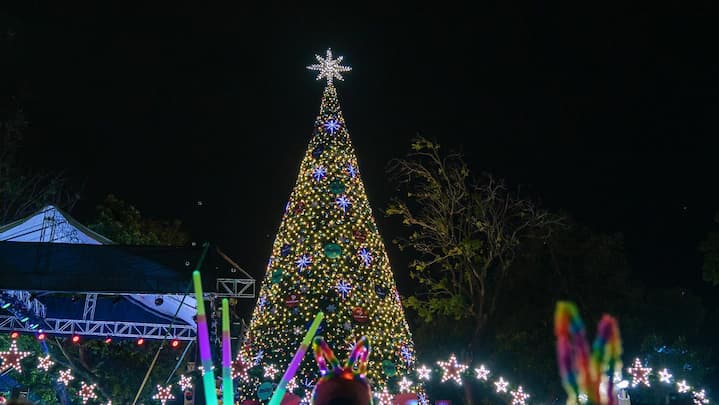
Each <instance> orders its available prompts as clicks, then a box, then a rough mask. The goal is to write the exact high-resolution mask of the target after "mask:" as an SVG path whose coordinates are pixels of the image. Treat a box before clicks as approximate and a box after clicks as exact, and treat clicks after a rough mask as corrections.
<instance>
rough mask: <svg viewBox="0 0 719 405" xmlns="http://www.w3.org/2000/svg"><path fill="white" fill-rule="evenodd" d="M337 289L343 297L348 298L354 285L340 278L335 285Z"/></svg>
mask: <svg viewBox="0 0 719 405" xmlns="http://www.w3.org/2000/svg"><path fill="white" fill-rule="evenodd" d="M335 290H337V294H339V295H340V297H342V299H346V298H347V296H348V295H349V294H350V291H352V286H351V285H350V284H349V283H348V282H346V281H344V280H340V281H338V282H337V284H336V285H335Z"/></svg>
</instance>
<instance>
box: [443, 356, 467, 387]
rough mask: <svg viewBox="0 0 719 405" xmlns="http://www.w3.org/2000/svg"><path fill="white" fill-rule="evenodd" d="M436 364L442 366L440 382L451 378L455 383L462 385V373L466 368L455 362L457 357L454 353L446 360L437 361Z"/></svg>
mask: <svg viewBox="0 0 719 405" xmlns="http://www.w3.org/2000/svg"><path fill="white" fill-rule="evenodd" d="M437 364H439V366H440V367H442V371H443V372H444V374H443V375H442V382H445V381H447V380H449V379H452V380H454V382H456V383H457V384H459V385H462V373H463V372H464V371H465V370H467V366H466V365H464V364H459V363H457V358H456V357H455V356H454V354H452V355H451V356H449V360H448V361H438V362H437Z"/></svg>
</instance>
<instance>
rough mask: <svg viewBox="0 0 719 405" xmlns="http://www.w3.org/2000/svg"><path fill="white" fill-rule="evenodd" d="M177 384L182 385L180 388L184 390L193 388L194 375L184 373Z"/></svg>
mask: <svg viewBox="0 0 719 405" xmlns="http://www.w3.org/2000/svg"><path fill="white" fill-rule="evenodd" d="M233 377H234V375H233ZM177 385H179V386H180V389H181V390H182V391H183V392H185V391H187V390H189V389H191V388H192V376H186V375H184V374H183V375H181V376H180V381H179V382H178V383H177Z"/></svg>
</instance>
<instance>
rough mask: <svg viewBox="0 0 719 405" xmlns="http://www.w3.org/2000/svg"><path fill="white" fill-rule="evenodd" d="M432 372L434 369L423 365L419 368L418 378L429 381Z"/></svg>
mask: <svg viewBox="0 0 719 405" xmlns="http://www.w3.org/2000/svg"><path fill="white" fill-rule="evenodd" d="M431 372H432V369H431V368H429V367H427V366H425V365H424V364H423V365H422V367H418V368H417V378H419V379H420V380H429V374H430V373H431Z"/></svg>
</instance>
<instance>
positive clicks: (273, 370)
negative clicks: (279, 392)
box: [265, 364, 279, 380]
mask: <svg viewBox="0 0 719 405" xmlns="http://www.w3.org/2000/svg"><path fill="white" fill-rule="evenodd" d="M277 373H279V371H277V367H275V366H274V365H273V364H268V365H266V366H265V377H269V378H271V379H273V380H274V379H275V374H277Z"/></svg>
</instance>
